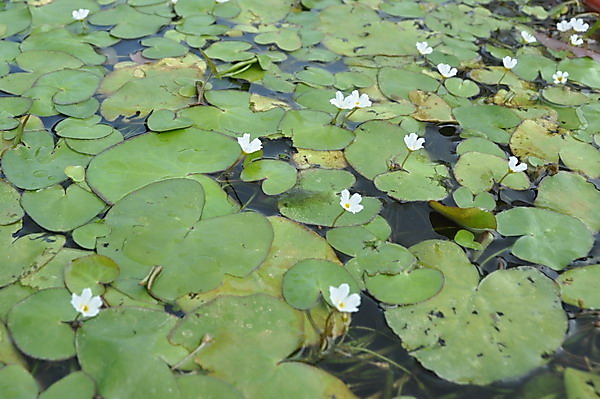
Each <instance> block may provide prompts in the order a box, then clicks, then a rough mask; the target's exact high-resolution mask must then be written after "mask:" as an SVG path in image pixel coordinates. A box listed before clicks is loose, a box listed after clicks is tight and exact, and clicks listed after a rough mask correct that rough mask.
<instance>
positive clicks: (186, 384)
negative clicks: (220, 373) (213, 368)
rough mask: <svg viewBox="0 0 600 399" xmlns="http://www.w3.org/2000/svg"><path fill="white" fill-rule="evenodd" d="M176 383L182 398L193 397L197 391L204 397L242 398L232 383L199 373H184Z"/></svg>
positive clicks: (192, 398)
mask: <svg viewBox="0 0 600 399" xmlns="http://www.w3.org/2000/svg"><path fill="white" fill-rule="evenodd" d="M177 385H178V386H179V391H180V392H181V398H182V399H194V398H196V397H197V396H198V392H202V396H203V397H206V399H219V398H229V399H244V396H243V395H242V393H241V392H240V391H238V390H237V389H236V388H235V387H234V386H233V385H231V384H228V383H226V382H225V381H223V380H220V379H218V378H214V377H210V376H208V375H201V374H195V375H194V374H184V375H181V376H180V377H179V378H177Z"/></svg>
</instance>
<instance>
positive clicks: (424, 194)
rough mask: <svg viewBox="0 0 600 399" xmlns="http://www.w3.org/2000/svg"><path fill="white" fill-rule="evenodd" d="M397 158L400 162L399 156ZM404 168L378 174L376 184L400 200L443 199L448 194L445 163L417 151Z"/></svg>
mask: <svg viewBox="0 0 600 399" xmlns="http://www.w3.org/2000/svg"><path fill="white" fill-rule="evenodd" d="M395 160H396V162H399V157H396V158H395ZM404 168H405V170H399V171H395V172H390V173H384V174H381V175H379V176H377V177H376V178H375V180H374V182H375V186H376V187H377V188H378V189H380V190H382V191H385V192H386V193H387V194H388V195H389V196H391V197H393V198H396V199H398V200H400V201H427V200H441V199H444V198H445V197H446V196H447V195H448V188H447V187H446V185H445V180H446V179H447V178H448V170H447V169H446V167H445V166H444V165H442V164H438V163H434V162H431V161H429V160H428V159H427V157H426V156H425V155H423V154H421V153H418V152H415V153H412V154H411V155H410V156H409V158H408V161H407V162H406V163H405V165H404Z"/></svg>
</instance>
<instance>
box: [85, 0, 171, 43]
mask: <svg viewBox="0 0 600 399" xmlns="http://www.w3.org/2000/svg"><path fill="white" fill-rule="evenodd" d="M90 22H91V23H92V24H94V25H114V27H113V28H111V30H110V34H111V35H113V36H115V37H118V38H121V39H137V38H139V37H144V36H148V35H153V34H155V33H156V32H158V30H159V29H160V28H161V27H162V26H163V25H166V24H168V23H169V22H171V19H170V18H166V17H161V16H159V15H155V14H146V13H143V12H140V11H138V10H137V9H136V8H135V7H130V6H128V5H126V4H119V5H117V6H116V7H114V8H107V9H104V10H101V11H100V12H97V13H95V14H94V15H92V16H91V17H90Z"/></svg>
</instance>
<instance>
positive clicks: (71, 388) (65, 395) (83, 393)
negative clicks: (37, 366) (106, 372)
mask: <svg viewBox="0 0 600 399" xmlns="http://www.w3.org/2000/svg"><path fill="white" fill-rule="evenodd" d="M95 393H96V384H95V383H94V381H93V380H92V379H91V378H90V377H89V376H88V375H87V374H85V373H83V372H81V371H75V372H72V373H71V374H69V375H67V376H66V377H63V378H61V379H60V380H58V381H56V382H55V383H54V384H52V385H50V386H49V387H48V389H46V390H45V391H44V392H42V394H41V395H40V396H39V399H92V398H93V397H94V395H95Z"/></svg>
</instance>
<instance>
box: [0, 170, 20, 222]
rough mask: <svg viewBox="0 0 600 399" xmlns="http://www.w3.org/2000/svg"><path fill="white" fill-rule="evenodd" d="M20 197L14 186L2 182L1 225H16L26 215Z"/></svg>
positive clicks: (0, 187)
mask: <svg viewBox="0 0 600 399" xmlns="http://www.w3.org/2000/svg"><path fill="white" fill-rule="evenodd" d="M19 200H20V195H19V193H18V191H17V190H15V189H14V187H13V186H11V185H10V184H8V183H7V182H5V181H3V180H0V225H7V224H12V223H15V222H17V221H19V220H21V218H22V217H23V215H24V212H23V208H21V204H20V203H19Z"/></svg>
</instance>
